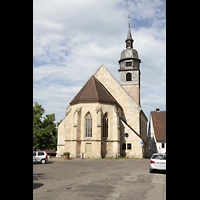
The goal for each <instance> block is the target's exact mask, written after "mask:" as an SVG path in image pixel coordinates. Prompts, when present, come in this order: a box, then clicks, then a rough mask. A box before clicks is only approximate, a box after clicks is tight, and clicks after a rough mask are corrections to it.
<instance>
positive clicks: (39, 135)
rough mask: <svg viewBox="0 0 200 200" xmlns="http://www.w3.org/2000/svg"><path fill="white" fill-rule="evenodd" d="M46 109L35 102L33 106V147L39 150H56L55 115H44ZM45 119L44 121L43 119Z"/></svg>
mask: <svg viewBox="0 0 200 200" xmlns="http://www.w3.org/2000/svg"><path fill="white" fill-rule="evenodd" d="M44 113H45V109H44V108H43V107H42V105H39V104H38V103H37V102H34V106H33V146H34V147H36V148H39V149H47V148H50V149H55V148H56V147H57V128H56V123H54V121H55V114H54V113H53V114H47V115H46V116H45V117H42V115H43V114H44ZM42 118H43V119H42Z"/></svg>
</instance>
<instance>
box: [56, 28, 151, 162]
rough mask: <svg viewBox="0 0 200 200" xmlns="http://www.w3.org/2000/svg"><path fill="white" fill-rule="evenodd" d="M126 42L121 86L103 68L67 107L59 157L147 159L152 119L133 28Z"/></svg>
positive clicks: (120, 73)
mask: <svg viewBox="0 0 200 200" xmlns="http://www.w3.org/2000/svg"><path fill="white" fill-rule="evenodd" d="M125 42H126V49H125V50H123V51H122V52H121V56H120V60H119V61H118V62H119V65H120V68H119V70H118V72H119V82H118V81H117V80H116V79H115V78H114V76H113V75H112V74H111V73H110V72H109V71H108V69H106V67H105V66H104V65H102V66H101V67H100V68H99V69H98V70H97V72H96V73H95V74H94V75H92V76H91V77H90V79H89V80H88V81H87V82H86V84H85V85H84V86H83V87H82V89H81V90H80V91H79V92H78V93H77V95H76V96H75V97H74V98H73V99H72V101H71V102H70V105H69V106H68V107H67V109H66V116H65V118H64V119H63V121H62V122H61V123H60V125H59V126H58V140H57V155H56V156H57V157H60V156H61V155H62V154H63V153H64V152H70V157H75V158H76V157H80V156H81V155H82V154H83V155H84V157H86V158H88V157H89V158H101V157H115V156H116V154H117V156H129V157H135V158H142V157H146V149H147V147H146V138H147V120H148V119H147V117H146V116H145V114H144V112H143V111H142V108H141V104H140V102H141V101H140V75H141V72H140V63H141V60H140V59H139V56H138V53H137V50H135V49H133V39H132V36H131V29H130V24H129V28H128V34H127V38H126V40H125ZM111 45H112V44H111ZM116 70H117V69H116ZM142 142H143V146H142V145H141V144H142Z"/></svg>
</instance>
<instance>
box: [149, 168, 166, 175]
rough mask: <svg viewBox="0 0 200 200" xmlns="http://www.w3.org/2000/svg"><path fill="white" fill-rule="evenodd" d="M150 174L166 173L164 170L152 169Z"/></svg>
mask: <svg viewBox="0 0 200 200" xmlns="http://www.w3.org/2000/svg"><path fill="white" fill-rule="evenodd" d="M151 173H152V174H165V175H166V170H156V169H154V170H153V172H151Z"/></svg>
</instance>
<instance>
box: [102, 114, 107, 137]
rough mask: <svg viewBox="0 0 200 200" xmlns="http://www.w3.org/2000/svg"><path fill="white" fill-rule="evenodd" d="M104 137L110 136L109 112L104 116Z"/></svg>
mask: <svg viewBox="0 0 200 200" xmlns="http://www.w3.org/2000/svg"><path fill="white" fill-rule="evenodd" d="M103 137H108V116H107V113H106V114H105V115H104V116H103Z"/></svg>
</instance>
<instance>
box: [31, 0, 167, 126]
mask: <svg viewBox="0 0 200 200" xmlns="http://www.w3.org/2000/svg"><path fill="white" fill-rule="evenodd" d="M127 12H129V13H130V17H131V18H130V27H131V33H132V38H133V39H134V43H133V48H134V49H136V50H137V52H138V55H139V58H140V59H141V64H140V70H141V76H140V86H141V87H140V88H141V90H140V95H141V96H140V100H141V106H142V110H143V111H144V113H145V114H146V116H147V118H148V119H149V117H150V112H151V111H155V110H156V108H160V110H162V111H163V110H166V2H165V1H164V0H81V1H80V0H42V1H41V0H33V102H35V101H36V102H38V103H39V104H41V105H42V106H43V107H44V109H45V114H52V113H55V117H56V122H59V121H60V120H62V119H63V118H64V117H65V113H66V108H67V107H68V105H69V103H70V101H71V100H72V99H73V98H74V96H75V95H76V94H77V93H78V92H79V90H80V89H81V88H82V87H83V85H84V84H85V83H86V82H87V80H88V79H89V78H90V77H91V76H92V75H93V74H94V73H95V72H96V71H97V70H98V68H99V67H100V66H101V65H102V64H103V65H104V66H105V67H106V68H107V69H108V70H109V71H110V72H111V74H112V75H113V76H114V77H115V78H116V79H117V80H118V81H119V73H118V69H119V63H118V60H119V59H120V55H121V52H122V51H123V50H124V49H125V48H126V45H125V39H126V36H127V32H128V18H127V17H128V14H127Z"/></svg>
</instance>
